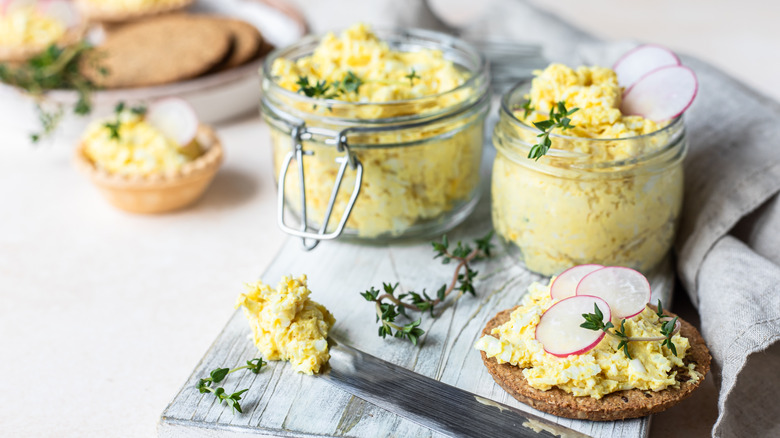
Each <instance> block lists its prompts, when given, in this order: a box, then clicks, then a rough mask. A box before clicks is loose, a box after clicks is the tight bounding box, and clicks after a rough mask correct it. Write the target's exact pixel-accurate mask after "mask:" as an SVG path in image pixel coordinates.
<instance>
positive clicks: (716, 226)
mask: <svg viewBox="0 0 780 438" xmlns="http://www.w3.org/2000/svg"><path fill="white" fill-rule="evenodd" d="M296 1H297V2H299V3H301V5H302V6H304V8H305V9H306V8H308V9H309V10H311V9H310V8H312V7H313V8H316V7H317V6H316V4H317V2H315V1H314V0H296ZM486 1H488V0H486ZM489 2H490V7H488V8H484V7H475V14H474V16H475V18H474V19H473V20H471V21H469V22H467V23H462V24H461V25H460V27H459V28H458V29H457V31H458V32H459V33H460V34H461V35H464V36H466V37H473V38H485V39H487V38H503V39H514V40H516V41H518V42H522V43H537V44H540V45H542V46H543V48H544V51H545V55H546V56H547V58H548V59H550V60H551V61H559V62H564V63H567V64H570V65H579V64H583V63H587V64H601V65H612V63H613V62H614V61H615V60H616V59H617V57H618V56H619V55H620V54H622V53H624V52H625V51H626V50H627V49H629V48H630V47H632V46H635V45H636V43H631V42H612V43H606V42H602V41H599V40H598V39H597V38H595V37H593V36H591V35H589V34H587V33H586V32H583V31H581V30H578V29H576V28H574V27H573V26H571V25H569V24H567V23H565V22H564V21H562V20H561V19H560V18H558V17H556V16H554V15H552V14H550V13H547V12H544V11H541V10H539V9H537V8H536V7H534V6H531V5H529V4H526V3H524V2H522V1H518V0H489ZM342 3H343V2H342ZM347 3H349V4H351V3H354V4H355V6H356V8H357V9H352V8H351V7H348V6H346V5H345V6H344V7H342V8H341V9H340V12H339V15H338V17H339V19H341V20H342V21H344V20H346V21H344V22H343V23H333V22H332V21H331V20H330V18H332V17H333V14H325V13H323V14H311V15H309V17H310V18H311V19H312V21H313V23H312V25H313V28H314V29H318V30H322V29H332V28H334V27H338V26H337V24H341V25H342V27H343V26H345V25H347V24H349V23H351V22H352V21H354V20H357V19H360V20H364V21H367V22H370V23H372V24H374V25H376V26H393V25H397V26H415V27H428V28H439V29H446V28H447V24H445V23H443V22H442V21H441V20H437V19H436V17H435V16H434V15H433V14H431V11H430V10H429V9H428V8H427V7H426V6H425V4H424V3H423V2H419V1H416V0H414V1H412V0H386V1H374V2H360V1H353V0H348V1H347ZM439 3H441V2H439ZM457 3H458V4H462V2H457ZM476 3H479V2H476ZM368 4H370V7H368V6H367V5H368ZM360 5H363V6H360ZM434 9H435V8H434ZM349 11H358V12H359V13H357V12H356V13H354V14H351V13H348V12H349ZM450 24H452V23H450ZM683 63H684V64H686V65H688V66H689V67H691V68H692V69H693V70H695V72H696V74H697V76H698V78H699V84H700V87H699V95H698V97H697V98H696V102H695V103H694V105H693V106H692V107H691V108H690V110H689V111H688V112H687V113H686V115H685V118H686V125H687V130H688V139H689V145H690V149H689V153H688V156H687V158H686V161H685V172H686V173H685V176H686V186H685V204H684V210H683V217H682V223H681V226H680V232H679V236H678V241H677V246H676V253H677V267H678V271H679V274H680V277H681V279H682V282H683V284H684V286H685V288H686V290H687V292H688V294H689V295H690V298H691V300H692V302H693V303H694V305H696V307H697V308H698V310H699V313H700V316H701V328H702V334H703V335H704V338H705V339H706V341H707V343H708V345H709V347H710V350H711V351H712V356H713V359H714V366H713V368H714V372H715V377H716V383H718V384H719V385H720V397H719V401H718V403H719V416H718V420H717V423H716V424H715V426H714V427H713V431H712V433H713V436H717V437H721V436H722V437H732V436H757V437H764V436H780V415H778V407H777V406H778V400H780V377H779V376H778V373H777V369H778V367H780V343H778V342H777V341H778V339H780V198H778V192H780V104H778V103H777V102H775V101H773V100H772V99H769V98H767V97H764V96H762V95H761V94H760V93H758V92H756V91H754V90H751V89H749V88H748V87H746V86H745V85H743V84H741V83H740V82H739V81H737V80H735V79H733V78H731V77H729V76H727V75H726V74H724V73H723V72H721V71H720V70H718V69H716V68H715V67H712V66H710V65H708V64H706V63H704V62H702V61H699V60H697V59H694V58H691V57H687V56H683Z"/></svg>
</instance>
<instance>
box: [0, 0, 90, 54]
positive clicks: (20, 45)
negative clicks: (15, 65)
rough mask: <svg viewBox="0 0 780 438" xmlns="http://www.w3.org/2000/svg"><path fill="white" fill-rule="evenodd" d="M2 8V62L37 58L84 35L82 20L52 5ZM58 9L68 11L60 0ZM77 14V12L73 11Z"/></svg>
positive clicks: (11, 5) (42, 3)
mask: <svg viewBox="0 0 780 438" xmlns="http://www.w3.org/2000/svg"><path fill="white" fill-rule="evenodd" d="M4 3H5V4H4V5H0V63H2V62H20V61H25V60H27V59H29V58H32V57H34V56H35V55H38V54H39V53H41V52H43V51H44V50H46V49H47V48H48V47H49V46H52V45H59V46H65V45H69V44H73V43H76V42H77V41H79V40H80V39H81V38H82V36H83V35H84V30H85V26H84V23H83V22H82V21H81V19H80V17H77V16H75V15H73V16H70V17H67V18H68V19H66V17H65V15H66V14H67V13H68V12H67V11H62V10H61V11H59V13H58V12H57V11H56V10H53V8H52V7H47V6H49V5H50V3H49V2H39V4H37V5H36V4H29V3H20V4H14V3H11V2H4ZM51 3H56V4H57V6H58V7H62V8H68V7H69V6H67V3H66V2H64V1H62V0H60V1H56V2H51ZM74 13H75V11H74Z"/></svg>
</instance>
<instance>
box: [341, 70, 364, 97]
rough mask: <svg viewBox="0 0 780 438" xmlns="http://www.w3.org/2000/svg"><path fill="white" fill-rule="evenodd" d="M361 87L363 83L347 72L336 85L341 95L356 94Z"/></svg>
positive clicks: (353, 74)
mask: <svg viewBox="0 0 780 438" xmlns="http://www.w3.org/2000/svg"><path fill="white" fill-rule="evenodd" d="M361 85H363V81H362V80H360V78H359V77H357V75H355V73H353V72H351V71H348V72H347V75H346V76H344V79H342V80H341V82H340V83H338V84H337V85H336V89H338V90H339V91H341V92H342V93H343V94H346V93H357V92H358V90H359V89H360V86H361Z"/></svg>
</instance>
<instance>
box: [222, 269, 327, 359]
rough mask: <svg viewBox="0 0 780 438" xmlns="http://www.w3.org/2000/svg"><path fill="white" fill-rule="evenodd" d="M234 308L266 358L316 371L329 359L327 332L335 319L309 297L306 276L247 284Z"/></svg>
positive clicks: (286, 277)
mask: <svg viewBox="0 0 780 438" xmlns="http://www.w3.org/2000/svg"><path fill="white" fill-rule="evenodd" d="M246 289H247V292H246V293H243V294H241V295H240V296H239V297H238V302H237V303H236V307H243V308H244V315H246V318H247V320H248V321H249V326H250V327H251V329H252V334H253V338H254V343H255V345H256V346H257V349H258V350H259V351H260V353H261V354H262V355H263V356H264V357H265V358H266V359H267V360H286V361H289V362H290V365H291V366H292V368H293V370H295V371H297V372H299V373H304V374H316V373H318V372H319V371H320V368H321V367H322V365H324V364H325V363H327V362H328V360H329V359H330V354H329V352H328V332H329V331H330V328H331V327H332V326H333V324H334V323H335V322H336V319H335V318H333V315H331V314H330V312H329V311H328V309H326V308H325V306H323V305H321V304H319V303H317V302H315V301H312V300H311V299H309V295H310V294H311V291H310V290H309V288H308V285H307V279H306V275H301V276H300V277H298V278H292V277H291V276H289V277H288V276H285V277H282V280H281V281H280V282H279V284H278V285H277V287H276V289H274V288H272V287H271V286H269V285H267V284H264V283H263V282H262V281H258V282H256V283H250V284H247V285H246Z"/></svg>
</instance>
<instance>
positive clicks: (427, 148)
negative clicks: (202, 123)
mask: <svg viewBox="0 0 780 438" xmlns="http://www.w3.org/2000/svg"><path fill="white" fill-rule="evenodd" d="M376 34H377V36H378V37H379V38H380V39H382V40H383V41H385V42H387V43H388V45H389V47H390V48H391V49H392V50H398V51H406V52H409V51H416V50H420V49H423V48H425V49H436V50H440V51H442V52H443V54H444V57H445V58H446V59H449V60H451V61H452V62H453V63H454V64H455V65H456V66H457V67H458V68H459V69H462V70H463V71H465V72H468V77H467V79H466V80H465V82H464V83H463V84H462V85H460V86H458V87H457V88H455V89H452V90H450V91H447V92H443V93H440V94H436V95H431V96H426V97H421V98H416V99H410V100H404V101H394V102H386V103H371V102H343V101H338V100H332V99H314V98H310V97H307V96H305V95H303V94H300V93H295V92H293V91H290V90H287V89H285V88H283V87H281V86H280V85H279V84H278V83H277V82H276V80H275V78H274V77H273V76H272V74H271V71H272V65H273V63H274V60H276V59H277V58H286V59H298V58H300V57H304V56H309V55H311V54H312V53H313V51H314V49H315V48H316V47H317V45H318V44H319V41H320V39H321V38H322V37H321V36H311V37H307V38H304V39H303V40H301V41H300V42H298V43H296V44H295V45H293V46H290V47H287V48H285V49H282V50H280V51H276V52H274V53H273V54H271V56H269V57H268V58H267V59H266V61H265V64H264V66H263V79H262V90H263V97H262V100H261V109H262V114H263V117H264V119H265V121H266V122H267V123H268V125H269V127H270V130H271V144H272V152H273V161H274V170H275V174H276V182H277V186H278V187H277V188H278V197H279V206H278V209H279V212H278V219H279V220H278V221H279V225H280V227H281V228H282V229H283V230H284V231H286V232H288V233H290V234H292V235H295V236H298V237H301V238H303V239H304V246H306V247H307V248H313V247H314V246H316V244H317V242H319V241H320V240H327V239H334V238H336V237H338V236H340V235H344V236H345V237H349V238H356V239H360V240H369V241H386V240H390V239H396V238H402V237H414V236H423V235H429V234H434V233H440V232H442V231H445V230H447V229H449V228H452V227H453V226H455V225H457V224H458V223H460V222H461V221H462V220H463V219H465V218H466V217H467V216H468V215H469V213H471V211H472V210H473V209H474V207H475V205H476V202H477V197H478V187H479V167H480V163H481V157H482V145H483V138H484V119H485V114H486V112H487V110H488V107H489V102H490V95H489V94H490V92H489V90H490V86H489V85H490V83H489V74H488V67H487V63H486V62H485V59H484V58H483V57H482V56H481V55H480V54H479V53H478V52H477V51H476V50H475V49H474V48H473V47H472V46H471V45H469V44H467V43H465V42H463V41H461V40H459V39H457V38H453V37H450V36H448V35H445V34H441V33H438V32H431V31H424V30H395V31H377V32H376ZM301 175H303V178H301ZM302 188H303V189H302ZM285 207H286V208H287V209H289V210H290V211H291V212H292V213H293V214H294V215H295V216H297V218H298V220H297V221H295V222H296V224H294V225H291V224H290V223H289V221H288V218H286V217H285Z"/></svg>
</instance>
